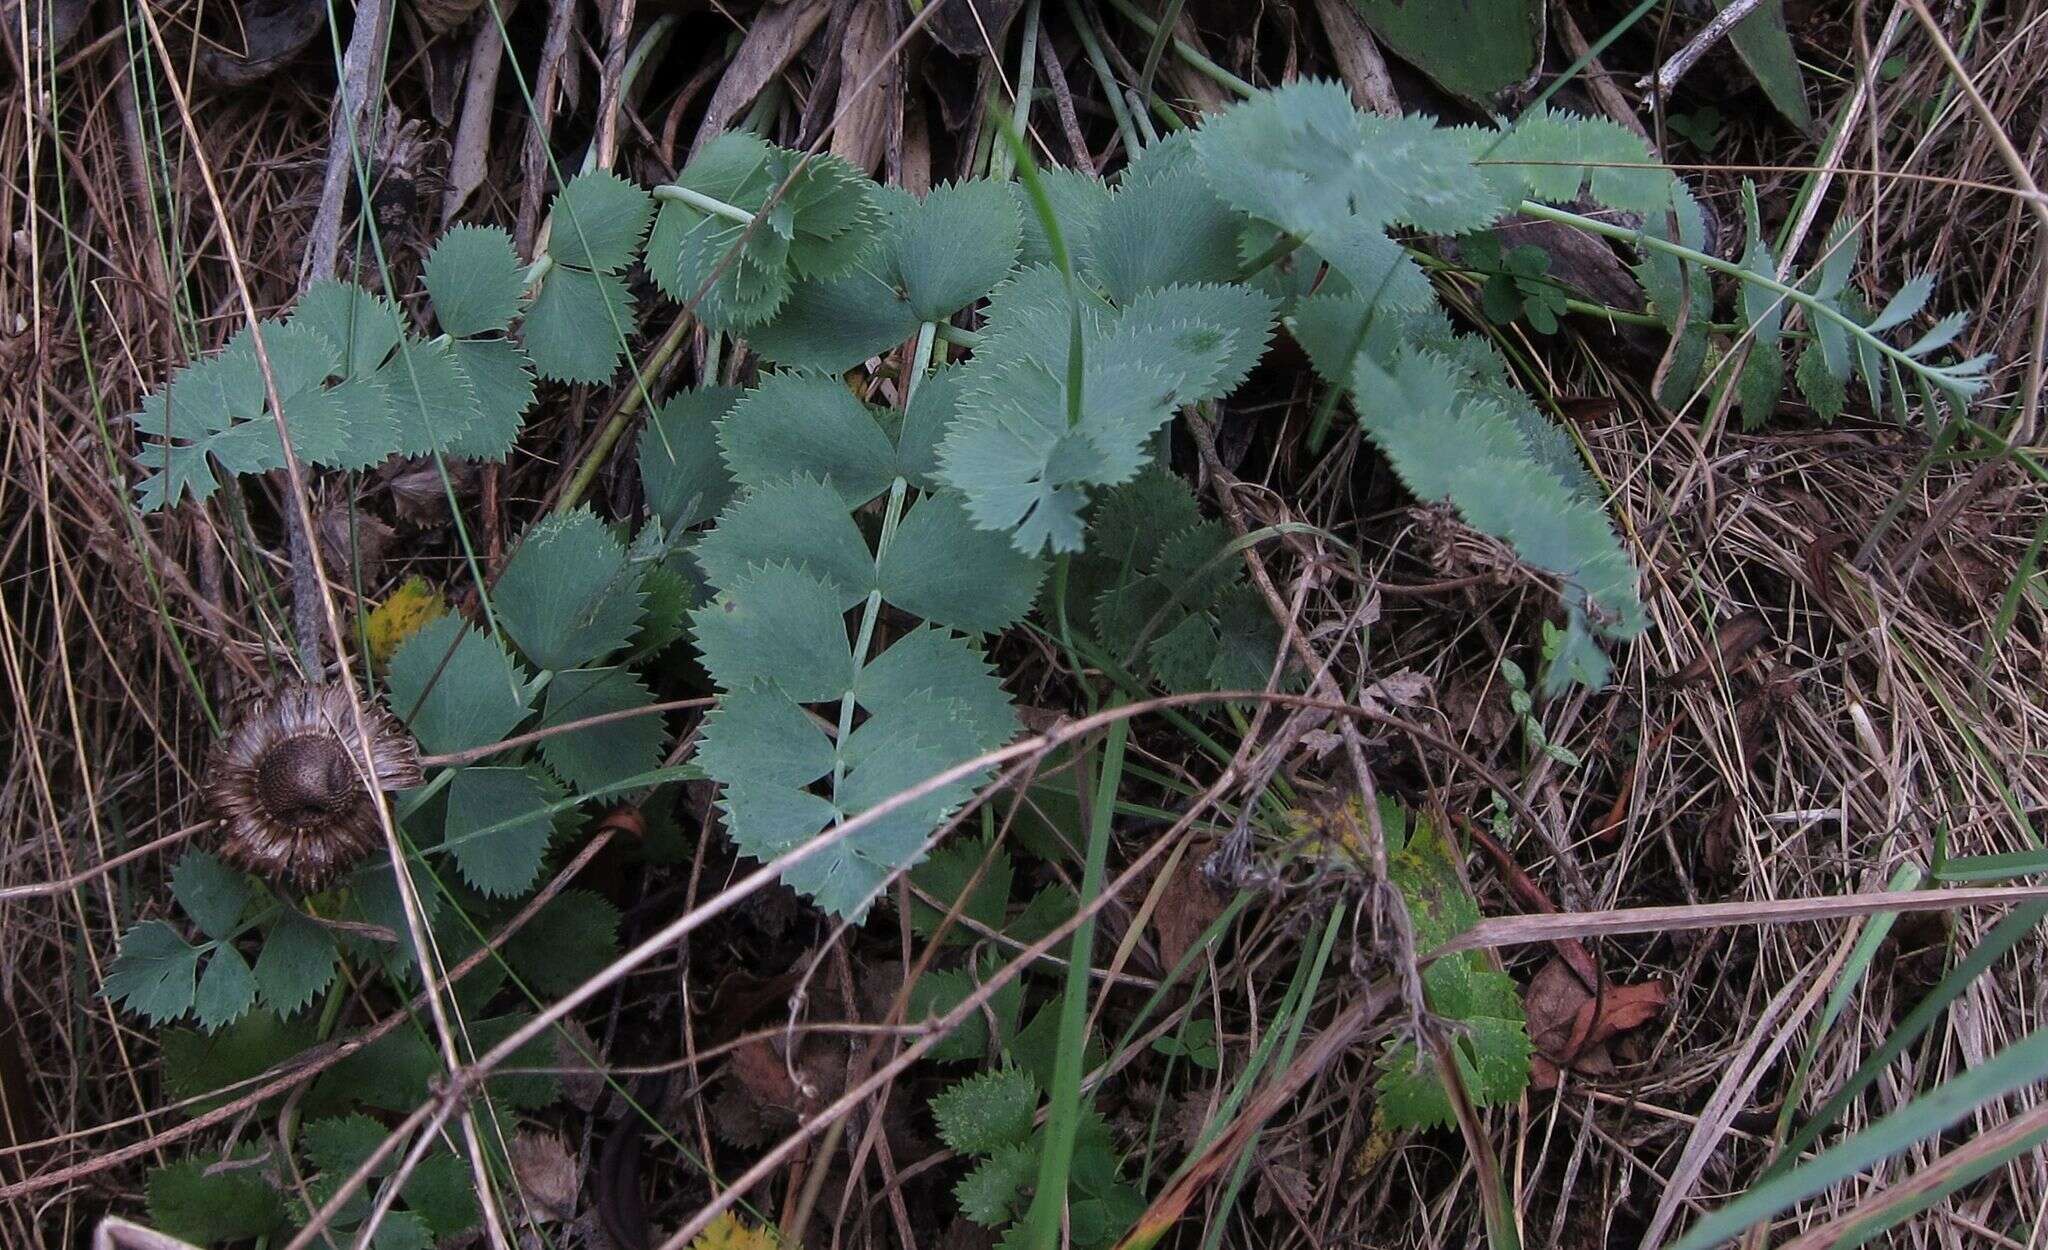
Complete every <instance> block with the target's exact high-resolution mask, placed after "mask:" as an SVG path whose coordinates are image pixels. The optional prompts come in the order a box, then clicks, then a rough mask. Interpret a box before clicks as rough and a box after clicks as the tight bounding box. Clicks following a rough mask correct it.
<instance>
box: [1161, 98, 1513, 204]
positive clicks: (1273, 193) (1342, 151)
mask: <svg viewBox="0 0 2048 1250" xmlns="http://www.w3.org/2000/svg"><path fill="white" fill-rule="evenodd" d="M1193 142H1194V146H1195V150H1196V152H1197V153H1198V154H1199V155H1200V158H1201V164H1202V170H1203V172H1204V174H1206V175H1207V177H1208V179H1209V183H1210V185H1211V186H1212V187H1213V188H1214V189H1215V192H1216V194H1217V195H1218V196H1220V197H1221V198H1222V199H1223V200H1224V201H1225V202H1227V203H1229V204H1230V205H1232V206H1233V207H1235V208H1237V209H1239V210H1240V211H1242V212H1246V213H1249V214H1251V215H1252V216H1254V217H1257V218H1260V219H1261V220H1264V221H1268V222H1271V223H1272V224H1274V225H1276V226H1278V227H1280V228H1281V229H1283V230H1286V231H1288V232H1290V233H1292V234H1294V235H1297V236H1300V237H1302V238H1306V239H1309V240H1310V241H1311V242H1313V241H1314V239H1315V237H1316V236H1317V235H1318V233H1319V232H1323V231H1339V230H1346V229H1350V228H1353V225H1354V223H1358V224H1362V225H1364V226H1368V227H1384V226H1387V225H1393V224H1400V225H1409V226H1413V227H1415V228H1416V229H1419V230H1423V231H1426V232H1429V233H1433V234H1464V233H1468V232H1470V231H1473V230H1477V229H1480V228H1482V227H1484V226H1487V225H1489V224H1491V223H1492V222H1493V221H1494V220H1495V219H1496V218H1498V217H1499V216H1500V214H1501V213H1502V212H1503V211H1505V209H1506V208H1507V206H1508V203H1507V197H1506V196H1505V195H1504V194H1503V193H1502V192H1501V190H1500V189H1499V187H1498V186H1497V185H1496V184H1495V182H1494V181H1492V180H1490V179H1489V178H1488V177H1487V176H1485V175H1484V174H1482V173H1481V172H1480V171H1479V170H1478V169H1477V168H1476V167H1475V166H1474V165H1473V164H1472V161H1471V155H1470V153H1469V151H1468V150H1467V149H1466V148H1465V146H1464V143H1463V141H1462V140H1460V139H1459V138H1458V137H1457V136H1456V134H1455V133H1453V132H1447V131H1442V130H1439V128H1438V127H1437V126H1436V125H1435V124H1434V123H1433V122H1432V121H1430V120H1429V119H1428V118H1424V117H1412V116H1411V117H1380V116H1377V115H1368V114H1364V113H1360V112H1359V111H1358V109H1357V108H1356V107H1354V106H1353V104H1352V103H1351V97H1350V94H1349V93H1348V92H1347V91H1346V90H1345V89H1344V88H1343V87H1342V86H1341V85H1339V84H1337V83H1334V82H1325V81H1317V80H1302V81H1298V82H1294V83H1290V84H1288V85H1287V86H1284V87H1280V88H1277V89H1275V90H1272V91H1267V92H1262V93H1260V94H1259V95H1258V96H1256V97H1254V98H1253V99H1251V100H1249V101H1246V102H1244V103H1242V104H1239V105H1237V106H1235V107H1234V108H1231V109H1229V110H1226V111H1225V112H1223V113H1220V114H1218V115H1216V116H1214V117H1212V118H1210V119H1209V120H1208V121H1207V122H1206V123H1204V125H1203V126H1202V128H1201V130H1200V131H1198V132H1197V133H1196V134H1195V137H1194V140H1193Z"/></svg>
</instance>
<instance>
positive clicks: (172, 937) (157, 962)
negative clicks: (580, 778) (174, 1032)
mask: <svg viewBox="0 0 2048 1250" xmlns="http://www.w3.org/2000/svg"><path fill="white" fill-rule="evenodd" d="M198 972H199V949H198V948H197V947H195V946H193V945H191V944H190V943H188V942H187V941H185V939H184V938H182V937H180V936H178V931H177V930H176V929H173V928H172V927H171V926H169V925H167V924H165V923H164V922H163V921H161V920H145V921H143V922H142V923H141V924H138V925H136V926H135V927H133V928H131V929H129V930H128V932H126V933H124V934H122V935H121V950H120V953H119V954H117V955H115V956H114V961H113V962H112V963H110V964H108V965H107V973H106V980H105V981H104V982H103V983H102V984H101V986H100V993H101V994H102V995H104V996H105V997H106V998H107V1000H108V1001H110V1002H116V1003H122V1004H124V1005H126V1006H127V1008H128V1010H130V1011H133V1012H135V1013H136V1014H137V1015H141V1016H147V1017H148V1018H149V1020H150V1021H151V1023H154V1024H162V1023H164V1022H165V1021H167V1020H175V1019H177V1018H178V1017H179V1016H182V1015H184V1014H185V1012H186V1011H188V1010H189V1009H190V1008H191V1006H192V999H193V996H194V995H195V994H196V993H197V992H198V983H197V975H198Z"/></svg>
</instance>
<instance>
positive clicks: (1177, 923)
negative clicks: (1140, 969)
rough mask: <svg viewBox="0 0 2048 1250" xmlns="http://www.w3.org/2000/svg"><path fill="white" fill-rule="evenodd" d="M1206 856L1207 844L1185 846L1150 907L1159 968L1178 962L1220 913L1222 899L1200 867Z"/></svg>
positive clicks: (1171, 965) (1221, 910) (1169, 966)
mask: <svg viewBox="0 0 2048 1250" xmlns="http://www.w3.org/2000/svg"><path fill="white" fill-rule="evenodd" d="M1207 858H1208V851H1207V848H1205V847H1190V848H1188V853H1187V854H1186V855H1184V856H1182V857H1181V861H1180V866H1179V867H1178V868H1176V869H1174V872H1173V877H1172V879H1171V880H1169V881H1168V882H1167V883H1166V891H1165V893H1163V894H1162V895H1161V896H1160V898H1159V906H1158V907H1156V908H1154V909H1153V911H1152V935H1153V937H1155V938H1156V939H1158V942H1159V966H1160V967H1161V968H1162V969H1164V968H1171V967H1173V966H1174V965H1175V964H1178V963H1179V962H1180V958H1181V956H1182V955H1185V954H1187V952H1188V948H1189V947H1191V946H1193V945H1194V944H1195V941H1196V939H1198V938H1200V937H1201V936H1202V933H1203V931H1204V930H1206V929H1207V928H1208V927H1209V926H1210V924H1212V923H1214V921H1215V919H1216V917H1218V916H1220V915H1222V914H1223V905H1224V902H1225V900H1224V898H1223V896H1222V895H1220V894H1218V893H1217V892H1216V891H1215V889H1214V887H1212V886H1211V885H1210V884H1209V879H1208V876H1207V874H1205V873H1204V872H1203V871H1202V861H1203V860H1205V859H1207Z"/></svg>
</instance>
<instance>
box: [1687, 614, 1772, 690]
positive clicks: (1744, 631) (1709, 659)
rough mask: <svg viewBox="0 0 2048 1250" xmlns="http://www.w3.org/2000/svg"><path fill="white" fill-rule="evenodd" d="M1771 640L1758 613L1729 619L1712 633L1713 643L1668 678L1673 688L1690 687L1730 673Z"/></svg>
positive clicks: (1767, 624)
mask: <svg viewBox="0 0 2048 1250" xmlns="http://www.w3.org/2000/svg"><path fill="white" fill-rule="evenodd" d="M1770 636H1771V625H1770V622H1769V621H1766V620H1765V619H1764V618H1763V614H1762V613H1759V612H1744V613H1742V614H1741V615H1739V616H1733V617H1730V618H1729V619H1728V620H1726V621H1723V622H1722V623H1721V627H1720V628H1719V629H1717V630H1715V631H1714V642H1713V645H1712V646H1709V647H1708V648H1707V649H1706V650H1705V651H1702V652H1701V653H1700V654H1698V655H1696V656H1694V657H1693V659H1692V662H1691V663H1690V664H1687V665H1686V666H1685V667H1684V668H1682V669H1679V670H1678V672H1676V673H1674V674H1672V677H1671V684H1672V685H1673V686H1690V685H1692V684H1693V683H1694V682H1701V681H1705V680H1707V679H1708V678H1710V677H1712V676H1714V675H1715V674H1717V673H1726V672H1730V671H1732V670H1733V669H1734V668H1735V666H1736V665H1737V664H1739V663H1741V661H1742V659H1743V657H1744V656H1747V655H1748V654H1749V653H1750V652H1751V651H1754V650H1755V649H1756V648H1757V645H1758V644H1759V643H1762V642H1764V641H1765V640H1767V639H1768V638H1770Z"/></svg>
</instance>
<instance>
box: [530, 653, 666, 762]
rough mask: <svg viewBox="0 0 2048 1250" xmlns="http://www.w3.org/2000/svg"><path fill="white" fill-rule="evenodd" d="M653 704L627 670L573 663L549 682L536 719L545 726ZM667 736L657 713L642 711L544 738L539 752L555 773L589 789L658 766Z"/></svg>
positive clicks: (649, 696)
mask: <svg viewBox="0 0 2048 1250" xmlns="http://www.w3.org/2000/svg"><path fill="white" fill-rule="evenodd" d="M653 704H654V696H653V694H652V693H650V692H649V691H648V689H647V687H646V686H644V685H642V684H641V682H640V679H639V678H638V677H637V676H635V675H634V674H633V672H632V670H630V669H624V668H572V669H567V670H565V671H563V672H559V673H556V674H555V678H554V680H553V681H552V682H550V683H548V689H547V696H546V702H545V706H544V708H543V710H542V713H541V719H540V724H541V728H543V729H546V728H549V727H551V726H556V725H562V724H566V723H568V722H570V721H575V720H582V719H584V718H586V717H590V716H603V715H605V714H606V713H609V712H627V711H633V710H636V709H640V708H646V707H651V706H653ZM667 739H668V731H667V729H666V728H665V727H664V726H663V724H662V719H661V717H659V716H655V715H641V716H633V717H629V718H627V719H624V720H617V721H611V722H608V723H606V724H602V725H591V726H589V727H587V728H584V729H578V730H574V731H573V732H570V733H558V734H555V735H553V736H551V737H548V738H543V739H542V740H541V744H540V754H541V758H542V759H544V760H546V761H547V765H548V767H549V768H551V769H553V770H554V773H555V775H556V776H557V777H560V778H561V779H562V780H563V781H566V782H568V783H569V784H570V785H571V786H573V787H574V788H575V789H577V790H579V791H583V792H586V793H587V792H589V791H592V790H599V789H602V788H604V787H605V786H609V785H612V784H615V783H617V782H620V781H624V780H626V779H627V778H629V777H635V776H638V775H640V774H641V773H646V772H652V771H653V770H655V769H656V768H659V767H660V766H661V749H662V745H663V744H664V743H665V742H666V741H667Z"/></svg>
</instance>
